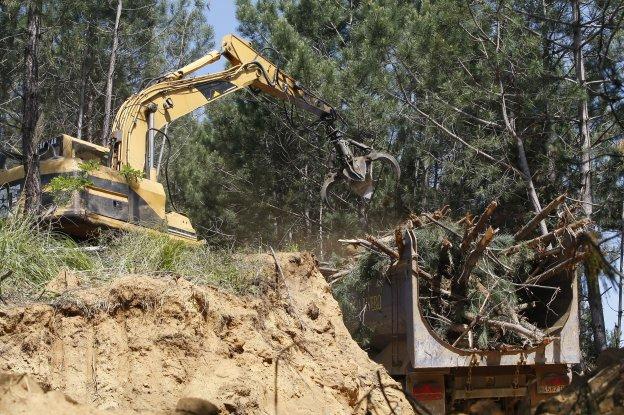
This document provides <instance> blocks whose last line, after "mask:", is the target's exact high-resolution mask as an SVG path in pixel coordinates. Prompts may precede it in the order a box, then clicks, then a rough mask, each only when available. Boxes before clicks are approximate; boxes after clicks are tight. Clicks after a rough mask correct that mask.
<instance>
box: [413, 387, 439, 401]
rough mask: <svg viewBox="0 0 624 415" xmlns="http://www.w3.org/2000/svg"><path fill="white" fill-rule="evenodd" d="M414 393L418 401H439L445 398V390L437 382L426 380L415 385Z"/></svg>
mask: <svg viewBox="0 0 624 415" xmlns="http://www.w3.org/2000/svg"><path fill="white" fill-rule="evenodd" d="M412 395H413V396H414V399H416V400H418V401H423V402H424V401H437V400H440V399H443V398H444V390H443V389H442V386H441V385H440V384H439V383H437V382H426V383H419V384H418V385H414V387H413V388H412Z"/></svg>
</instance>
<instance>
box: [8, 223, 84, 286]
mask: <svg viewBox="0 0 624 415" xmlns="http://www.w3.org/2000/svg"><path fill="white" fill-rule="evenodd" d="M94 267H95V264H94V261H93V260H92V258H90V257H89V256H88V255H87V253H85V252H84V251H82V250H81V249H80V248H79V247H78V245H77V244H76V243H75V242H73V241H72V240H70V239H68V238H66V237H63V236H62V235H59V234H57V233H54V232H53V231H52V230H50V228H49V227H48V226H47V225H45V224H43V223H41V222H40V221H38V220H36V219H35V217H34V216H29V215H25V216H20V217H17V216H10V217H8V218H6V219H2V220H0V272H9V271H10V272H11V273H12V274H11V276H10V278H8V279H7V280H6V281H4V287H0V288H4V290H5V291H6V290H7V289H8V288H9V287H8V286H9V285H10V289H12V290H17V291H20V292H23V293H26V294H27V295H34V294H35V293H37V292H38V291H40V290H41V287H42V285H44V284H45V283H46V282H47V281H49V280H50V279H51V278H53V277H55V276H56V275H57V274H58V272H59V271H60V270H61V269H62V268H70V269H74V270H79V271H84V270H91V269H93V268H94Z"/></svg>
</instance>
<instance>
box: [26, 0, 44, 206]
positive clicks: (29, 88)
mask: <svg viewBox="0 0 624 415" xmlns="http://www.w3.org/2000/svg"><path fill="white" fill-rule="evenodd" d="M40 15H41V1H40V0H31V1H30V2H29V5H28V29H27V36H28V39H27V41H26V47H25V49H24V85H23V91H22V92H23V106H22V108H23V112H22V114H23V115H22V154H23V155H24V171H25V172H26V174H25V178H24V190H23V194H24V210H25V211H26V212H29V213H35V214H37V213H39V212H40V211H41V178H40V177H39V160H38V158H37V144H38V143H37V137H36V135H37V134H36V130H37V122H38V121H39V67H38V65H39V63H38V61H37V48H38V43H39V24H40V22H39V20H40Z"/></svg>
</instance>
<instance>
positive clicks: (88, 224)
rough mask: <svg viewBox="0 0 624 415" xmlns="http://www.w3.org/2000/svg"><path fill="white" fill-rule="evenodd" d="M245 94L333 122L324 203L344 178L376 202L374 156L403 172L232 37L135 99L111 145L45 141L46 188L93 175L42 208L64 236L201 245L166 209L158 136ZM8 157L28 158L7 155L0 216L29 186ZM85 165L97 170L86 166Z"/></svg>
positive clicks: (0, 162)
mask: <svg viewBox="0 0 624 415" xmlns="http://www.w3.org/2000/svg"><path fill="white" fill-rule="evenodd" d="M222 57H223V58H225V59H227V60H228V61H229V62H230V67H229V68H228V69H226V70H224V71H221V72H216V73H213V74H208V75H199V76H195V77H189V75H190V74H193V73H196V72H197V71H198V70H199V69H201V68H203V67H205V66H207V65H209V64H212V63H214V62H216V61H218V60H219V59H220V58H222ZM244 88H251V89H252V90H254V91H262V92H265V93H268V94H270V95H272V96H273V97H275V98H278V99H281V100H285V101H287V102H290V103H292V104H293V105H295V106H297V107H298V108H301V109H303V110H306V111H309V112H311V113H312V114H314V115H315V116H317V117H319V120H320V121H321V122H322V123H324V124H325V126H326V131H327V134H328V136H329V138H330V140H331V142H332V143H333V146H334V148H335V151H336V161H337V163H338V169H337V171H334V172H331V173H329V174H328V175H327V176H326V179H325V182H324V184H323V187H322V190H321V197H322V198H323V199H324V200H327V191H328V189H329V187H330V186H331V185H332V184H334V183H336V182H339V181H343V182H345V183H347V184H348V185H349V186H350V187H351V189H352V190H353V191H354V192H356V193H357V194H358V195H359V197H361V198H363V199H370V197H371V195H372V189H373V178H372V162H373V161H375V160H382V161H386V162H389V163H390V164H391V165H392V167H393V169H394V171H395V173H396V174H397V176H398V175H400V169H399V166H398V164H397V162H396V160H395V159H394V158H393V157H392V156H390V155H388V154H385V153H381V152H377V151H374V150H373V149H372V148H370V147H369V146H367V145H365V144H363V143H359V142H357V141H355V140H350V139H346V138H344V137H343V135H342V133H341V131H340V130H338V129H337V128H335V127H334V123H335V122H336V116H337V114H336V110H335V109H334V108H333V107H332V106H331V105H329V104H328V103H327V102H325V101H324V100H323V99H321V98H319V97H317V96H315V95H314V94H313V93H311V92H310V91H309V90H307V89H306V88H304V87H302V86H301V85H300V84H299V83H298V82H297V81H296V80H295V79H293V78H292V77H290V76H288V75H287V74H285V73H284V72H283V71H281V70H280V69H279V67H278V66H276V65H274V64H273V63H271V62H270V61H269V60H267V59H266V58H265V57H263V56H262V55H261V54H260V53H258V52H257V51H255V50H254V49H253V48H252V47H251V45H250V44H249V43H247V42H245V41H244V40H242V39H240V38H238V37H237V36H235V35H227V36H225V37H224V38H223V42H222V48H221V50H219V51H213V52H211V53H209V54H207V55H206V56H204V57H202V58H200V59H198V60H196V61H195V62H192V63H190V64H188V65H186V66H184V67H183V68H181V69H179V70H177V71H174V72H171V73H169V74H167V75H165V76H163V77H161V78H160V79H158V80H156V81H155V82H154V83H153V84H152V85H150V86H148V87H147V88H145V89H143V90H142V91H140V92H139V93H137V94H135V95H132V96H131V97H130V98H128V99H127V100H126V101H125V102H124V104H123V105H122V106H121V107H120V109H119V111H118V112H117V114H116V116H115V120H114V123H113V126H112V131H111V132H110V143H111V145H110V147H104V146H100V145H97V144H94V143H91V142H88V141H84V140H79V139H77V138H74V137H70V136H68V135H61V136H59V137H54V138H52V139H49V140H46V141H44V142H42V143H41V144H40V146H39V151H38V156H39V163H40V171H41V181H42V185H43V188H44V189H46V185H49V183H50V182H52V181H53V180H54V178H55V177H59V176H64V177H83V178H84V179H85V181H84V186H82V188H80V189H78V190H74V191H73V192H72V194H71V197H70V198H68V199H69V200H68V201H65V202H63V203H62V204H61V203H58V201H55V200H54V198H53V197H52V195H51V194H50V192H46V191H45V190H44V194H43V202H44V204H45V205H46V206H47V208H48V210H49V211H50V215H49V216H50V217H52V218H53V219H54V223H56V224H57V225H58V226H59V228H60V229H61V230H62V231H63V232H65V233H67V234H70V235H74V236H77V237H85V236H88V235H90V234H92V233H93V232H94V231H96V230H98V229H102V228H107V229H133V228H139V229H143V228H148V229H152V230H155V231H159V232H164V233H166V234H169V235H171V236H172V237H174V238H177V239H183V240H189V241H196V240H197V233H196V231H195V229H194V228H193V226H192V225H191V223H190V221H189V219H188V218H187V217H186V216H183V215H181V214H179V213H177V212H167V211H166V205H167V204H166V193H165V189H164V187H163V185H162V184H161V183H160V182H159V181H158V176H159V174H158V173H159V169H160V161H159V160H162V151H163V149H162V148H161V149H160V155H159V156H158V157H157V148H156V147H157V146H156V139H157V137H158V135H159V134H162V136H163V137H164V139H166V140H169V137H168V136H167V133H166V131H165V130H166V127H167V126H168V125H169V124H170V123H171V122H173V121H174V120H176V119H178V118H180V117H182V116H184V115H186V114H188V113H190V112H192V111H193V110H195V109H197V108H200V107H202V106H204V105H206V104H208V103H211V102H214V101H216V100H218V99H220V98H222V97H224V96H227V95H229V94H230V93H232V92H235V91H239V90H241V89H244ZM358 153H360V154H362V155H356V154H358ZM7 158H13V159H16V160H19V159H20V155H16V154H13V153H10V152H8V151H0V217H2V216H6V215H7V214H8V213H9V212H10V211H11V210H12V209H14V208H15V207H16V206H17V204H18V203H19V200H20V193H21V191H22V188H23V183H24V168H23V166H21V165H18V166H16V167H12V168H7V167H6V166H7V163H6V161H7ZM85 164H88V165H90V166H96V167H95V168H90V169H88V170H85V168H84V166H85ZM85 176H87V177H85Z"/></svg>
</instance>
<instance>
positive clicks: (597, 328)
mask: <svg viewBox="0 0 624 415" xmlns="http://www.w3.org/2000/svg"><path fill="white" fill-rule="evenodd" d="M571 5H572V17H573V22H572V25H573V29H574V32H573V34H574V36H573V51H574V68H575V71H576V81H577V82H578V84H579V86H580V87H581V88H582V89H583V90H584V92H587V89H586V79H585V62H584V58H583V39H582V35H583V34H582V25H583V22H582V21H581V19H582V15H581V2H580V0H572V2H571ZM587 101H588V98H587V95H586V94H585V93H584V94H583V95H582V96H581V98H580V99H579V102H578V128H579V135H580V138H581V140H580V141H581V142H580V144H581V169H580V170H581V195H580V199H581V202H582V207H583V212H584V213H585V215H586V216H587V217H588V218H591V216H592V213H593V197H592V190H591V137H590V135H589V109H588V103H587ZM586 278H587V297H588V301H589V310H590V314H591V318H592V330H593V332H594V348H595V349H596V352H597V353H600V352H602V351H603V350H604V349H605V348H606V347H607V335H606V332H605V323H604V314H603V307H602V296H601V293H600V278H599V276H598V275H597V276H595V277H589V276H588V275H587V273H586Z"/></svg>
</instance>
